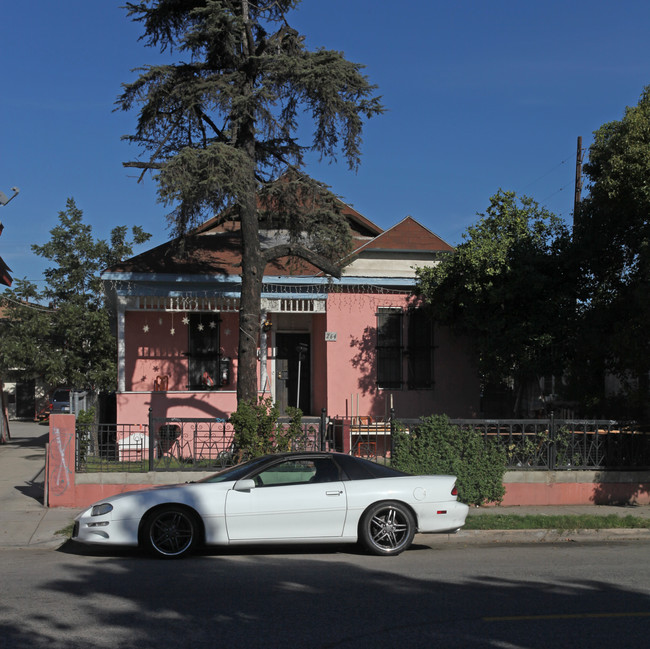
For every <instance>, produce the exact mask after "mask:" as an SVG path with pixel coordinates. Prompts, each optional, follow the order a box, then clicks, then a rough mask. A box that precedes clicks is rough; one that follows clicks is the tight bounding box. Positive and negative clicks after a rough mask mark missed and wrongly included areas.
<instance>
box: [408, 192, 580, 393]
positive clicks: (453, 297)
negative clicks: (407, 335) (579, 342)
mask: <svg viewBox="0 0 650 649" xmlns="http://www.w3.org/2000/svg"><path fill="white" fill-rule="evenodd" d="M479 216H480V217H481V218H480V219H479V221H478V222H477V223H476V225H473V226H470V227H469V228H468V229H467V232H466V233H465V234H464V235H463V242H462V243H461V244H460V245H459V246H458V247H457V248H456V250H455V252H454V253H451V254H449V255H448V256H446V257H445V258H443V259H442V261H441V263H440V264H438V265H437V266H434V267H431V268H420V269H418V285H417V292H418V293H419V294H420V295H422V296H423V297H424V298H425V300H426V302H427V303H428V304H429V305H430V306H431V308H432V313H433V317H434V318H435V319H436V320H437V321H438V322H440V323H441V324H444V325H447V326H449V327H451V328H452V329H453V330H454V331H456V332H457V333H459V334H462V335H464V336H467V337H468V339H469V340H470V341H471V342H472V343H473V345H474V346H475V349H476V351H477V355H478V358H479V363H480V371H481V374H482V376H483V377H484V379H485V380H486V381H490V382H499V381H503V380H504V379H505V378H515V379H519V380H522V381H523V380H526V379H528V378H530V377H534V376H536V375H543V374H552V373H557V374H561V373H562V371H563V369H564V365H565V362H566V354H567V353H568V350H569V349H570V347H571V343H572V336H571V325H572V323H573V311H574V308H573V304H574V286H573V273H572V271H571V264H570V258H568V256H567V255H565V254H564V253H565V251H566V250H567V244H568V232H567V230H566V227H565V226H564V224H563V223H562V222H561V221H560V220H559V219H558V218H557V217H556V216H555V215H553V214H551V213H550V212H548V211H547V210H546V209H545V208H543V207H540V206H539V205H538V204H537V203H536V202H535V201H534V200H532V199H531V198H528V197H525V196H524V197H522V198H518V197H517V196H516V195H515V194H514V193H513V192H505V191H499V192H498V193H497V194H496V195H495V196H493V197H492V198H491V199H490V205H489V207H488V209H487V210H486V213H485V214H482V215H479Z"/></svg>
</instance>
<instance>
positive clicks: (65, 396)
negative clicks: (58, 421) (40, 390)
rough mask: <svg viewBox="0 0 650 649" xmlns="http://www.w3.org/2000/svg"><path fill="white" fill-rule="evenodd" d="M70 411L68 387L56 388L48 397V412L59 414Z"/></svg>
mask: <svg viewBox="0 0 650 649" xmlns="http://www.w3.org/2000/svg"><path fill="white" fill-rule="evenodd" d="M69 412H70V388H58V389H56V390H54V392H53V393H52V396H51V397H50V414H51V415H60V414H66V415H67V414H69Z"/></svg>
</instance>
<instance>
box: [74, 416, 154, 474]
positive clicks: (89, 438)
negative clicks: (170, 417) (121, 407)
mask: <svg viewBox="0 0 650 649" xmlns="http://www.w3.org/2000/svg"><path fill="white" fill-rule="evenodd" d="M148 436H149V431H148V427H147V426H146V425H144V426H143V425H141V424H79V423H77V425H76V435H75V437H76V440H75V442H76V443H75V467H76V471H77V472H78V473H94V472H109V471H133V472H141V471H147V470H148V455H147V453H148V451H147V449H148Z"/></svg>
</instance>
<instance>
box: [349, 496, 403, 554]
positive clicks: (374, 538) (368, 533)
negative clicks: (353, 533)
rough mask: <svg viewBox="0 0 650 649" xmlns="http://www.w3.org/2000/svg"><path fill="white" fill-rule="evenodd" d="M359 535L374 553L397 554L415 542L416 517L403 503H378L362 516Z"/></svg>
mask: <svg viewBox="0 0 650 649" xmlns="http://www.w3.org/2000/svg"><path fill="white" fill-rule="evenodd" d="M359 536H360V539H361V542H362V543H363V545H364V546H365V547H366V548H367V549H368V550H369V551H370V552H372V553H373V554H380V555H396V554H399V553H400V552H403V551H404V550H406V549H407V548H408V547H409V546H410V545H411V543H412V542H413V537H414V536H415V519H414V518H413V514H412V513H411V510H410V509H409V508H408V507H406V506H405V505H403V504H402V503H398V502H382V503H376V504H375V505H373V506H372V507H370V508H369V509H368V510H367V511H366V512H365V514H364V515H363V517H362V518H361V523H360V529H359Z"/></svg>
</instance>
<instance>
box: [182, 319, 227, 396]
mask: <svg viewBox="0 0 650 649" xmlns="http://www.w3.org/2000/svg"><path fill="white" fill-rule="evenodd" d="M189 318H190V322H189V327H188V332H189V354H188V356H189V385H188V388H189V389H190V390H208V389H210V388H212V387H215V386H216V385H218V381H219V359H220V346H219V320H218V319H217V318H215V317H213V316H211V317H210V318H209V319H206V317H205V315H203V314H200V313H190V314H189Z"/></svg>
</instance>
